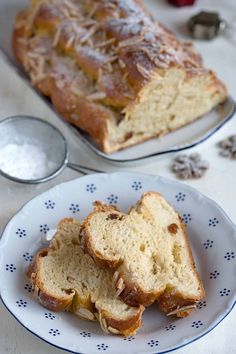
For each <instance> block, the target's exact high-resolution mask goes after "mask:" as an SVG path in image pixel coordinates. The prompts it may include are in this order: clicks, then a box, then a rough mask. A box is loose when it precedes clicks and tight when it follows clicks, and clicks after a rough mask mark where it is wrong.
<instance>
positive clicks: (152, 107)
mask: <svg viewBox="0 0 236 354" xmlns="http://www.w3.org/2000/svg"><path fill="white" fill-rule="evenodd" d="M13 49H14V52H15V55H16V58H17V59H18V60H19V61H20V62H21V63H22V64H23V66H24V68H25V70H26V71H27V72H28V74H29V76H30V78H31V80H32V83H33V85H35V86H36V87H37V88H38V89H39V90H40V91H41V92H42V93H43V94H44V95H46V96H48V97H49V98H50V99H51V101H52V103H53V105H54V106H55V108H56V110H57V111H58V112H59V113H60V114H61V115H62V116H64V117H65V119H66V120H68V121H69V122H71V123H72V124H74V125H76V126H77V127H79V128H81V129H82V130H84V131H85V132H87V133H88V134H89V135H90V136H91V137H92V138H93V139H94V140H95V141H96V143H97V144H98V146H99V147H100V148H101V149H102V150H103V151H105V152H106V153H112V152H114V151H117V150H119V149H123V148H126V147H128V146H131V145H133V144H137V143H140V142H142V141H145V140H147V139H150V138H153V137H156V136H160V135H163V134H166V133H167V132H169V131H172V130H175V129H177V128H179V127H181V126H183V125H185V124H188V123H190V122H192V121H193V120H195V119H196V118H198V117H200V116H202V115H203V114H205V113H207V112H209V111H210V110H211V109H212V108H213V107H214V106H215V105H217V104H218V103H221V102H222V101H224V100H225V98H226V95H227V93H226V89H225V86H224V85H223V84H222V83H221V82H220V81H219V80H218V79H217V78H216V76H215V74H214V73H213V72H212V71H209V70H206V69H205V68H204V67H203V66H202V62H201V58H200V56H199V55H198V54H196V53H195V51H194V49H193V47H192V46H191V45H189V44H185V43H180V42H179V41H178V40H177V39H176V37H175V35H174V34H173V33H171V32H170V31H169V30H167V29H166V28H165V27H164V26H162V25H161V24H160V23H157V22H156V21H154V20H153V19H152V18H151V16H150V15H149V14H148V13H147V10H146V9H145V8H144V6H143V4H142V2H141V1H139V0H110V1H108V0H99V1H98V0H96V1H95V0H86V1H85V0H77V1H75V0H57V1H56V0H31V5H30V7H29V8H28V9H27V10H26V11H23V12H21V13H20V14H19V15H18V16H17V18H16V22H15V29H14V34H13Z"/></svg>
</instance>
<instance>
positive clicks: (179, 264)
mask: <svg viewBox="0 0 236 354" xmlns="http://www.w3.org/2000/svg"><path fill="white" fill-rule="evenodd" d="M82 237H83V242H84V247H85V250H86V252H88V253H89V254H90V255H91V256H92V257H93V259H94V260H95V261H96V262H97V263H100V264H103V266H106V267H107V268H112V269H115V270H116V272H117V282H116V288H117V289H119V290H120V292H121V293H120V296H121V298H122V299H123V300H124V301H125V302H126V303H128V304H130V305H138V304H142V305H145V306H147V305H150V304H151V303H153V302H154V301H155V300H157V299H158V300H159V304H160V308H161V309H162V310H163V311H164V312H166V313H168V314H176V315H177V316H178V317H185V316H187V315H188V314H189V313H190V312H191V310H192V309H193V308H194V307H195V306H196V302H197V301H199V300H200V299H202V298H203V297H204V289H203V285H202V283H201V280H200V278H199V275H198V273H197V271H196V269H195V265H194V260H193V256H192V253H191V249H190V245H189V242H188V240H187V236H186V230H185V226H184V225H183V224H182V222H181V220H180V217H179V215H178V214H177V213H176V212H175V211H174V209H173V208H172V207H171V206H170V205H169V204H168V203H167V202H166V200H165V199H164V198H163V197H162V196H161V195H160V194H159V193H156V192H148V193H144V195H143V196H142V198H141V200H140V201H139V202H138V203H137V204H136V205H135V206H134V207H133V208H132V209H131V210H130V211H129V213H128V214H124V213H121V212H119V211H118V210H117V209H116V208H114V207H112V206H107V205H104V204H102V203H100V202H97V203H96V205H95V211H94V212H93V213H91V214H90V215H89V216H88V217H87V219H85V221H84V222H83V227H82Z"/></svg>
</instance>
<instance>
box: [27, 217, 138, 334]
mask: <svg viewBox="0 0 236 354" xmlns="http://www.w3.org/2000/svg"><path fill="white" fill-rule="evenodd" d="M80 229H81V225H80V223H78V222H77V221H76V220H74V219H64V220H62V221H61V222H60V224H59V225H58V230H57V233H56V235H55V237H54V239H53V241H52V242H51V244H50V246H49V247H48V248H46V249H43V250H40V251H39V252H38V253H37V254H36V256H35V258H34V261H33V263H32V264H31V265H30V267H29V270H28V276H29V278H30V279H31V281H32V283H33V285H34V287H35V295H36V297H37V299H38V300H39V302H40V303H41V304H42V305H43V306H45V307H46V308H48V309H49V310H52V311H64V310H68V311H71V312H73V313H75V314H76V315H78V316H79V317H81V318H83V319H88V320H96V319H97V320H98V321H99V322H100V325H101V327H102V329H103V330H104V331H105V332H107V333H113V334H121V335H125V336H126V335H131V334H134V333H135V332H136V331H137V329H138V328H139V327H140V326H141V323H142V321H141V317H142V313H143V310H144V307H143V306H139V307H131V306H129V305H127V304H125V303H124V302H123V301H122V300H121V299H120V298H119V297H117V294H116V290H115V287H114V285H113V284H112V283H113V281H114V280H113V277H114V272H112V271H108V270H104V269H101V268H100V267H99V266H97V265H96V264H95V263H94V261H93V259H92V258H91V257H90V256H89V255H88V254H84V252H83V250H82V247H81V243H80V237H79V234H80Z"/></svg>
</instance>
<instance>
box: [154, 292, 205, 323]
mask: <svg viewBox="0 0 236 354" xmlns="http://www.w3.org/2000/svg"><path fill="white" fill-rule="evenodd" d="M198 300H199V298H198V299H189V298H184V297H183V295H182V294H178V293H177V292H176V291H174V290H172V291H169V292H168V291H167V292H165V293H164V294H162V295H161V296H160V297H159V299H158V303H159V307H160V309H161V311H163V312H165V313H167V314H171V312H174V313H173V315H176V316H177V317H186V316H188V315H189V314H190V313H191V311H192V309H193V308H194V307H196V303H197V301H198ZM186 306H187V307H188V306H189V307H191V306H192V309H189V310H184V308H185V307H186Z"/></svg>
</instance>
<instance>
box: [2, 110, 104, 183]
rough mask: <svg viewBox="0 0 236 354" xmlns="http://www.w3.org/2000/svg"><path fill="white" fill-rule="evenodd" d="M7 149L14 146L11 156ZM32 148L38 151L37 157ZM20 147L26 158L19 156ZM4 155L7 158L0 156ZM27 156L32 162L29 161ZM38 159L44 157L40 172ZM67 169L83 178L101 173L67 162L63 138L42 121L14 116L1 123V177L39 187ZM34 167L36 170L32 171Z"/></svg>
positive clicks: (56, 130)
mask: <svg viewBox="0 0 236 354" xmlns="http://www.w3.org/2000/svg"><path fill="white" fill-rule="evenodd" d="M8 147H14V153H13V152H12V149H7V148H8ZM31 147H34V148H35V149H38V150H36V151H39V153H38V154H37V156H36V154H35V152H34V150H33V149H31ZM22 148H26V149H24V150H26V151H28V152H27V153H25V155H23V154H22ZM8 150H9V152H8ZM3 153H5V155H6V156H5V155H4V156H3ZM30 154H31V155H30ZM34 154H35V158H34ZM29 156H30V157H31V160H30V159H28V158H29ZM39 157H43V159H42V161H43V162H44V166H43V169H42V166H40V161H41V160H40V158H39ZM20 159H22V161H21V160H20ZM28 160H29V161H31V162H32V161H33V162H34V166H27V161H28ZM1 161H5V165H3V163H2V165H1ZM10 164H11V166H10ZM31 165H32V163H31ZM3 166H4V167H3ZM24 166H27V168H25V167H24ZM10 167H12V168H10ZM66 167H69V168H71V169H73V170H75V171H78V172H80V173H82V174H84V175H85V174H87V173H89V172H102V171H99V170H96V169H93V168H88V167H85V166H82V165H78V164H74V163H72V162H69V151H68V145H67V141H66V139H65V137H64V136H63V135H62V133H61V132H60V131H59V130H58V129H57V128H56V127H54V126H53V125H52V124H50V123H48V122H46V121H44V120H42V119H39V118H35V117H31V116H13V117H10V118H6V119H4V120H2V121H1V122H0V174H1V175H2V176H4V177H6V178H8V179H10V180H12V181H15V182H19V183H25V184H38V183H42V182H47V181H49V180H51V179H53V178H54V177H56V176H58V175H59V174H60V173H61V172H62V171H63V170H64V169H65V168H66ZM22 168H24V170H23V171H22ZM33 168H34V169H35V171H32V169H33ZM13 169H14V173H13V172H12V170H13ZM22 172H23V177H22ZM32 176H33V177H32Z"/></svg>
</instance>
